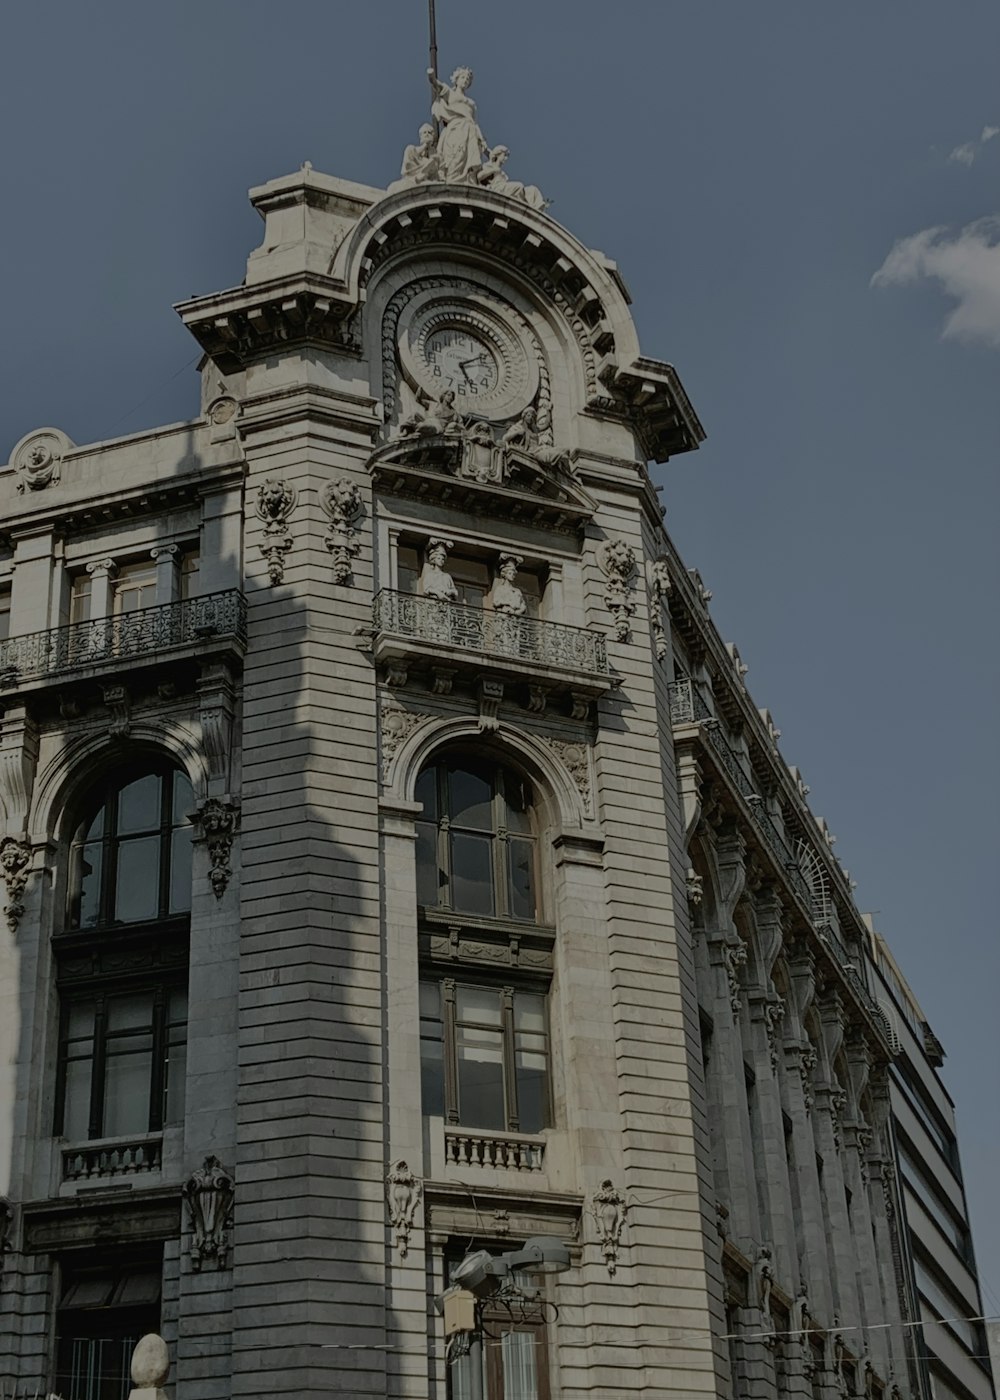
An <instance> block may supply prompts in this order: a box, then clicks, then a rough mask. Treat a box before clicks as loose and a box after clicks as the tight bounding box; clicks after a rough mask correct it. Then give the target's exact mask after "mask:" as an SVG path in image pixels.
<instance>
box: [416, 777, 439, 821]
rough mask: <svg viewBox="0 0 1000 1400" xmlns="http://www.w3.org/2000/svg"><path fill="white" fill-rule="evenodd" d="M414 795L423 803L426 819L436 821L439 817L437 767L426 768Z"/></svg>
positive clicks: (418, 780) (418, 781)
mask: <svg viewBox="0 0 1000 1400" xmlns="http://www.w3.org/2000/svg"><path fill="white" fill-rule="evenodd" d="M413 796H414V798H415V800H416V801H417V802H420V803H422V804H423V808H424V813H423V815H424V818H425V820H426V821H429V822H436V821H437V819H438V804H437V769H436V768H425V769H424V771H423V772H422V773H421V775H420V777H419V778H418V779H417V786H416V790H415V792H414V794H413Z"/></svg>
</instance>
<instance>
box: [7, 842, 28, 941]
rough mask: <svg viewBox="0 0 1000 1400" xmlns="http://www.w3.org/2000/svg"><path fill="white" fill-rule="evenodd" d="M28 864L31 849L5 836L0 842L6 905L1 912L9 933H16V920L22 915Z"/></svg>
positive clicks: (25, 844)
mask: <svg viewBox="0 0 1000 1400" xmlns="http://www.w3.org/2000/svg"><path fill="white" fill-rule="evenodd" d="M30 864H31V847H30V846H29V845H28V843H27V841H18V840H16V839H15V838H14V837H13V836H5V837H4V838H3V840H2V841H0V879H3V881H4V883H5V884H6V886H7V903H6V904H5V905H4V910H3V912H4V914H5V915H6V918H7V927H8V928H9V929H10V931H11V933H15V932H16V930H17V924H18V920H19V919H20V917H21V915H22V914H23V913H24V891H25V889H26V887H27V884H28V874H29V870H28V867H29V866H30Z"/></svg>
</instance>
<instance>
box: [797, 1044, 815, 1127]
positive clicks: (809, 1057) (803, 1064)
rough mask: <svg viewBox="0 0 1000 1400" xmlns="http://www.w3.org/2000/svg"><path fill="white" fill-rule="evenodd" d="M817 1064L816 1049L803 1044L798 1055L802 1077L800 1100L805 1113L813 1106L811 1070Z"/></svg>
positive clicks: (810, 1110)
mask: <svg viewBox="0 0 1000 1400" xmlns="http://www.w3.org/2000/svg"><path fill="white" fill-rule="evenodd" d="M816 1064H817V1056H816V1051H815V1050H814V1049H813V1048H812V1046H811V1045H807V1046H805V1048H804V1049H803V1051H802V1054H801V1056H800V1057H799V1074H800V1075H801V1077H802V1101H803V1103H804V1104H805V1107H806V1113H811V1112H812V1106H813V1070H815V1068H816Z"/></svg>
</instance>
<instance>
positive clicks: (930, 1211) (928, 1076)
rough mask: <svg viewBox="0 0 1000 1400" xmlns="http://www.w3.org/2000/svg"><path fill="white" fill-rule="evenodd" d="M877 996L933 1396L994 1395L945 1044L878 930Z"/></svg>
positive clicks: (912, 1276)
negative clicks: (945, 1076) (886, 1022)
mask: <svg viewBox="0 0 1000 1400" xmlns="http://www.w3.org/2000/svg"><path fill="white" fill-rule="evenodd" d="M871 954H872V961H873V963H874V965H875V968H876V970H877V976H878V980H877V983H876V993H877V996H878V998H879V1001H880V1002H881V1003H882V1005H883V1007H884V1008H885V1010H886V1012H887V1013H888V1015H889V1017H890V1020H891V1024H892V1030H893V1037H894V1049H895V1051H896V1054H895V1056H894V1058H893V1061H892V1065H891V1069H890V1074H889V1102H890V1104H891V1107H892V1119H893V1128H894V1135H895V1140H896V1165H897V1169H898V1172H899V1184H900V1188H901V1190H900V1195H901V1207H902V1211H903V1217H904V1219H905V1222H906V1231H907V1243H908V1246H909V1248H908V1264H909V1287H910V1296H911V1298H912V1299H913V1316H914V1317H916V1318H919V1320H920V1322H921V1323H922V1327H921V1329H920V1357H921V1362H922V1366H923V1367H924V1368H925V1369H926V1383H927V1386H928V1390H929V1392H930V1394H931V1395H932V1396H934V1397H935V1400H969V1397H972V1396H975V1397H976V1400H980V1397H981V1398H982V1400H990V1397H991V1396H992V1395H993V1386H992V1368H991V1362H990V1360H989V1352H990V1348H989V1345H988V1337H987V1329H986V1327H985V1326H984V1324H983V1322H982V1321H981V1319H982V1318H983V1316H984V1314H985V1312H986V1309H985V1308H984V1306H983V1302H982V1297H981V1295H980V1291H979V1281H978V1279H977V1277H976V1262H975V1253H974V1251H973V1247H972V1231H971V1229H970V1227H969V1215H968V1209H967V1207H966V1203H965V1191H964V1188H963V1186H962V1167H961V1162H960V1160H959V1152H958V1137H957V1133H956V1127H955V1109H954V1105H953V1104H952V1101H951V1098H950V1096H949V1094H948V1091H947V1089H946V1088H945V1087H944V1084H943V1083H942V1080H941V1074H940V1070H941V1066H942V1064H943V1063H944V1049H943V1047H942V1045H941V1042H940V1041H939V1040H938V1038H937V1036H936V1035H935V1034H934V1032H933V1030H932V1029H931V1027H930V1025H929V1024H928V1021H927V1019H926V1017H925V1016H924V1013H923V1011H922V1010H921V1009H920V1005H919V1003H918V1001H917V999H916V997H915V996H914V995H913V993H912V991H911V990H910V988H909V986H908V985H907V982H906V978H905V977H904V976H903V973H902V972H901V970H900V968H899V964H898V963H897V962H896V960H895V958H894V957H893V955H892V952H891V950H890V948H889V947H888V945H887V944H886V941H885V939H884V938H882V936H881V935H880V934H878V933H876V932H875V931H874V930H872V946H871Z"/></svg>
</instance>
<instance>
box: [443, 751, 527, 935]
mask: <svg viewBox="0 0 1000 1400" xmlns="http://www.w3.org/2000/svg"><path fill="white" fill-rule="evenodd" d="M416 797H417V801H418V802H420V803H422V804H423V814H422V816H421V818H420V819H419V820H418V822H417V899H418V902H419V903H420V904H422V905H424V906H425V907H426V908H434V907H437V906H439V907H443V908H446V909H455V910H460V911H462V912H464V913H467V914H481V915H485V916H486V917H497V916H501V917H508V918H514V919H535V918H536V917H537V872H536V860H537V850H536V845H537V842H536V839H535V832H534V820H533V811H532V794H531V788H530V786H529V784H528V783H527V782H526V781H525V779H524V778H522V777H521V776H520V775H519V774H517V773H515V772H514V771H513V769H511V768H506V767H503V766H501V765H499V764H496V763H492V762H490V761H488V760H482V759H479V758H476V757H474V756H471V755H462V754H460V755H457V756H455V757H451V758H447V759H444V760H442V761H441V762H440V763H437V764H435V765H434V766H433V767H430V768H425V769H424V771H423V773H421V775H420V778H419V779H418V781H417V790H416Z"/></svg>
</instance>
